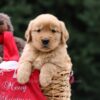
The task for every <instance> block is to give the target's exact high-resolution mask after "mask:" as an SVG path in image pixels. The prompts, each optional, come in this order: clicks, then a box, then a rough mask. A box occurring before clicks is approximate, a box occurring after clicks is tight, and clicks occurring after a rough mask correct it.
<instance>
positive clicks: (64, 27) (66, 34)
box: [60, 21, 69, 43]
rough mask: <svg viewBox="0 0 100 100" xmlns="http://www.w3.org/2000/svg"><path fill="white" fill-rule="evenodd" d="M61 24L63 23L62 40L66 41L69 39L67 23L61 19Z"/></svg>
mask: <svg viewBox="0 0 100 100" xmlns="http://www.w3.org/2000/svg"><path fill="white" fill-rule="evenodd" d="M60 25H61V33H62V34H61V35H62V36H61V41H62V43H66V41H67V40H68V39H69V33H68V31H67V29H66V26H65V23H64V22H63V21H60Z"/></svg>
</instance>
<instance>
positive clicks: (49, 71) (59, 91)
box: [17, 14, 72, 100]
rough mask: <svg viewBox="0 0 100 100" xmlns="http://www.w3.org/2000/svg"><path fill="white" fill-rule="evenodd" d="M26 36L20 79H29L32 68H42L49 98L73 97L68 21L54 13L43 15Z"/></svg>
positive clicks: (42, 78) (63, 98) (20, 80)
mask: <svg viewBox="0 0 100 100" xmlns="http://www.w3.org/2000/svg"><path fill="white" fill-rule="evenodd" d="M25 37H26V40H27V43H26V45H25V48H24V50H23V53H22V56H21V58H20V60H19V68H18V72H17V80H18V82H19V83H21V84H24V83H26V82H28V81H29V78H30V75H31V73H32V71H33V70H34V69H39V70H40V77H39V81H40V85H41V88H42V90H43V92H44V94H45V95H46V96H47V98H48V100H56V99H57V100H70V92H71V91H70V83H69V77H70V72H71V68H72V63H71V59H70V57H69V55H68V53H67V50H66V46H67V45H66V41H67V40H68V38H69V34H68V31H67V29H66V27H65V24H64V22H62V21H60V20H58V19H57V18H56V17H55V16H53V15H51V14H41V15H39V16H38V17H36V18H35V19H33V20H31V21H30V23H29V26H28V28H27V30H26V33H25Z"/></svg>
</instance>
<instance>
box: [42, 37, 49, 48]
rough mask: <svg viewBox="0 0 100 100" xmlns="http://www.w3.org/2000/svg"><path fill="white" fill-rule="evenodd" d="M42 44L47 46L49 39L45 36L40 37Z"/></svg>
mask: <svg viewBox="0 0 100 100" xmlns="http://www.w3.org/2000/svg"><path fill="white" fill-rule="evenodd" d="M42 44H43V46H44V47H48V44H49V39H47V38H45V39H42Z"/></svg>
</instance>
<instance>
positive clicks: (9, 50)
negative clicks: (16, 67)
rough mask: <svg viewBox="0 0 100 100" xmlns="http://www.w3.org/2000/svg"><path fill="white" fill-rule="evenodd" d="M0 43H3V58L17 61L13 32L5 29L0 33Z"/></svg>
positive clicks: (17, 54) (17, 53) (17, 52)
mask: <svg viewBox="0 0 100 100" xmlns="http://www.w3.org/2000/svg"><path fill="white" fill-rule="evenodd" d="M0 44H2V45H3V60H4V61H18V59H19V51H18V49H17V46H16V43H15V40H14V36H13V33H12V32H10V31H5V32H3V33H1V34H0Z"/></svg>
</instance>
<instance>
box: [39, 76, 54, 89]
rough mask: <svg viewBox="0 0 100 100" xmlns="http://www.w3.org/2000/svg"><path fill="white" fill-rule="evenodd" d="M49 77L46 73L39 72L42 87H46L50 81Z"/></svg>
mask: <svg viewBox="0 0 100 100" xmlns="http://www.w3.org/2000/svg"><path fill="white" fill-rule="evenodd" d="M51 81H52V80H51V77H49V76H47V75H42V74H40V85H41V86H42V87H46V86H48V85H49V84H50V83H51Z"/></svg>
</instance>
